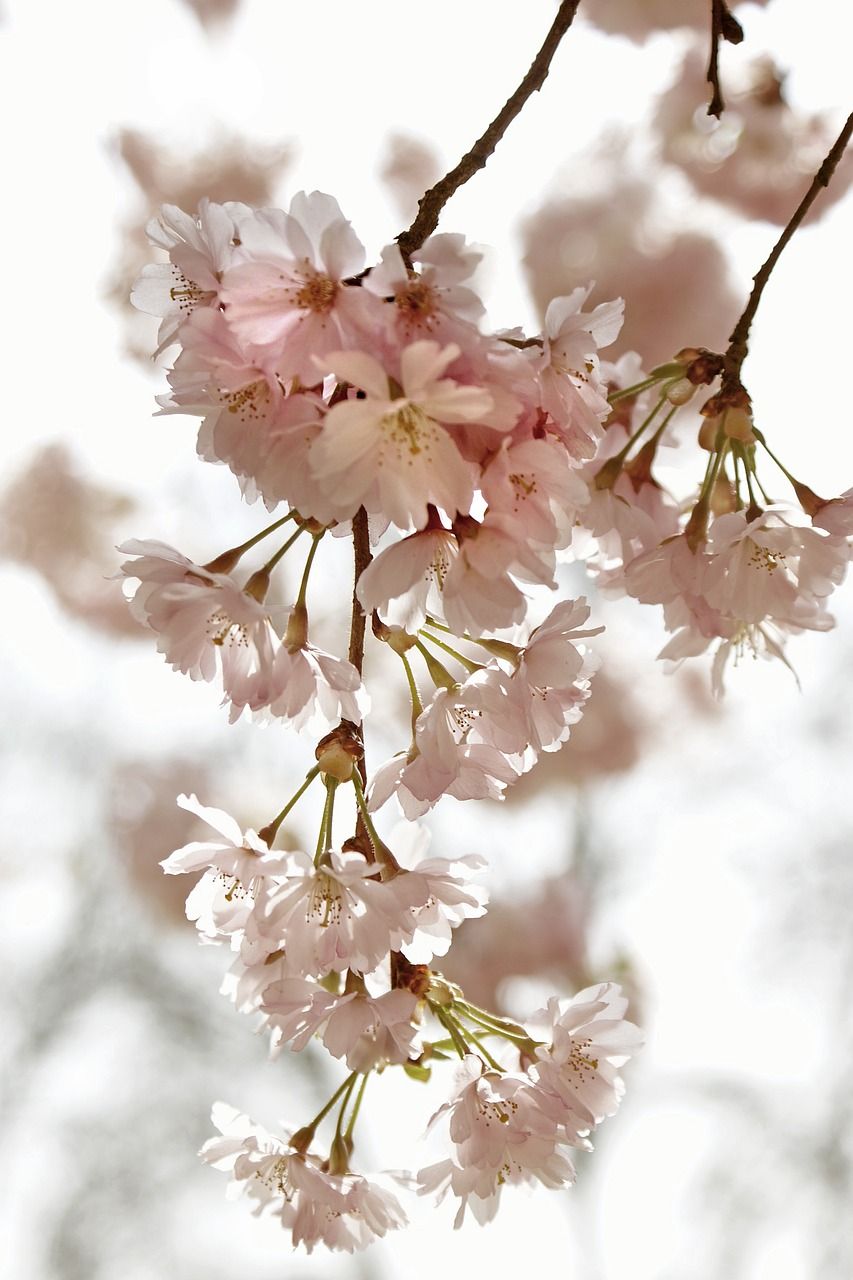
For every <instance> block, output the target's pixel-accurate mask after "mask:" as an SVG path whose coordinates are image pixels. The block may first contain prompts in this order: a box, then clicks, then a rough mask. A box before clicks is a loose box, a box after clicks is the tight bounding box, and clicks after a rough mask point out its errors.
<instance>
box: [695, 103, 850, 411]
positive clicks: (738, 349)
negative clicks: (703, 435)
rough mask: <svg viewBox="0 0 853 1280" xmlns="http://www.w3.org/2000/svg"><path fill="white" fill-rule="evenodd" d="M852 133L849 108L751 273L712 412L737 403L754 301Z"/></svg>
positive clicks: (824, 185)
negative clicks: (806, 185) (764, 256)
mask: <svg viewBox="0 0 853 1280" xmlns="http://www.w3.org/2000/svg"><path fill="white" fill-rule="evenodd" d="M851 134H853V112H851V114H850V115H849V116H848V117H847V120H846V122H845V124H844V128H843V129H842V130H841V132H840V134H839V135H838V137H837V138H836V140H835V142H834V143H833V144H832V146H831V148H830V149H829V152H828V154H827V156H826V158H825V160H824V161H823V163H822V164H821V166H820V168H819V169H818V171H817V173H816V174H815V176H814V178H813V180H812V183H811V186H810V187H809V189H808V191H807V192H806V194H805V195H804V196H803V198H802V200H801V201H800V203H799V205H798V206H797V208H796V210H795V211H794V213H793V215H792V216H791V219H790V221H789V223H788V225H787V226H786V227H785V230H784V231H783V232H782V234H781V235H780V237H779V239H778V240H777V241H776V243H775V245H774V246H773V249H772V250H771V252H770V255H769V257H768V258H767V261H766V262H765V263H764V265H763V266H762V267H761V268H760V270H759V271H757V272H756V274H755V275H754V276H753V277H752V279H753V287H752V292H751V293H750V295H749V300H748V302H747V304H746V306H745V307H744V310H743V314H742V315H741V317H740V319H739V320H738V322H737V324H736V325H735V327H734V329H732V332H731V334H730V336H729V345H728V348H727V350H726V352H725V355H724V356H723V377H722V386H721V389H720V391H719V392H718V395H717V396H714V397H713V398H712V401H711V402H709V403H711V404H712V412H714V413H716V412H718V411H719V409H721V408H724V407H726V405H728V404H737V403H739V402H740V401H742V400H743V397H744V389H743V384H742V382H741V377H740V372H741V368H742V367H743V362H744V360H745V359H746V356H747V351H748V349H749V331H750V327H751V325H752V322H753V320H754V319H755V313H756V311H757V310H758V304H759V302H760V301H761V295H762V294H763V292H764V288H765V286H766V284H767V281H768V280H769V279H770V276H771V274H772V272H773V268H774V267H775V266H776V263H777V262H778V261H779V258H780V257H781V256H782V250H783V249H784V248H785V246H786V245H787V243H788V241H789V240H790V239H791V237H792V236H793V234H794V232H795V231H796V230H797V228H798V227H799V226H800V224H801V223H802V221H803V219H804V218H805V216H806V214H807V213H808V211H809V209H810V208H811V206H812V204H813V203H814V201H815V198H816V197H817V194H818V192H819V191H820V190H821V188H823V187H828V186H829V182H830V179H831V178H832V175H833V173H834V172H835V169H836V166H837V164H838V162H839V160H840V159H841V157H842V155H843V154H844V150H845V148H846V146H847V143H848V142H849V141H850V135H851Z"/></svg>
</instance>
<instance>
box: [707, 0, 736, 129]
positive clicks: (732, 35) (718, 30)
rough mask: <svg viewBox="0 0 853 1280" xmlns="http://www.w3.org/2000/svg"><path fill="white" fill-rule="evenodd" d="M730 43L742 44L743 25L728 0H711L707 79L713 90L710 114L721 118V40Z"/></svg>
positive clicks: (722, 104) (722, 107) (722, 102)
mask: <svg viewBox="0 0 853 1280" xmlns="http://www.w3.org/2000/svg"><path fill="white" fill-rule="evenodd" d="M721 40H727V41H728V42H729V44H740V42H741V40H743V27H742V26H741V25H740V23H739V22H738V20H737V18H736V17H735V16H734V14H733V13H732V12H731V10H730V9H729V6H728V5H727V4H726V0H711V56H710V58H709V59H708V74H707V75H706V76H705V79H706V80H707V81H708V84H709V85H710V86H711V89H712V90H713V92H712V94H711V101H710V103H709V104H708V115H709V116H716V117H717V119H718V120H719V118H720V116H721V115H722V114H723V111H724V110H725V107H726V104H725V102H724V101H723V90H722V86H721V85H720V68H719V61H720V41H721Z"/></svg>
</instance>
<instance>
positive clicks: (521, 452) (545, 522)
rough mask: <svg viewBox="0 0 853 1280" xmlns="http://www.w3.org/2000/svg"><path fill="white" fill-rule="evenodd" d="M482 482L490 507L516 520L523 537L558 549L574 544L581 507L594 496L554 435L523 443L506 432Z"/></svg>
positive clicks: (495, 513)
mask: <svg viewBox="0 0 853 1280" xmlns="http://www.w3.org/2000/svg"><path fill="white" fill-rule="evenodd" d="M480 488H481V490H482V493H483V497H484V498H485V500H486V502H487V503H488V509H489V513H490V514H491V515H492V516H494V515H497V514H500V515H502V516H504V517H505V518H506V519H507V520H508V521H509V522H511V523H512V525H513V526H514V527H515V528H516V529H517V530H518V538H519V541H520V542H533V543H536V544H538V545H540V546H548V547H556V548H558V549H559V548H562V547H567V546H568V545H569V543H570V541H571V538H572V529H573V527H574V525H575V523H576V522H577V521H578V519H579V518H580V517H579V514H578V513H579V512H580V510H581V508H582V507H584V506H585V505H586V503H587V502H588V501H589V492H588V490H587V487H586V485H585V484H584V482H583V480H582V479H581V477H580V475H579V474H578V472H577V470H576V469H575V466H574V462H573V459H572V458H571V457H570V455H569V453H568V452H567V451H566V448H565V446H564V445H563V444H562V443H560V442H559V441H558V440H557V439H556V438H555V437H553V436H551V437H546V438H544V439H533V440H523V441H520V442H518V443H514V442H513V440H512V438H511V437H508V436H505V437H504V439H503V440H502V441H501V446H500V448H499V449H498V451H497V452H496V453H495V455H494V457H493V458H492V459H491V461H490V462H489V464H488V466H487V467H486V468H485V470H484V471H483V475H482V479H481V481H480Z"/></svg>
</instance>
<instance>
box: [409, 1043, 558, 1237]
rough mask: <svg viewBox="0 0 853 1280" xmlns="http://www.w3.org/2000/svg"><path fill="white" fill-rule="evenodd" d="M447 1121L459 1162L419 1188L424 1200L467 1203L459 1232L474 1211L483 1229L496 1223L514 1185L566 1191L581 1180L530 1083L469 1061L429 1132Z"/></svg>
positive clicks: (426, 1176)
mask: <svg viewBox="0 0 853 1280" xmlns="http://www.w3.org/2000/svg"><path fill="white" fill-rule="evenodd" d="M444 1117H446V1118H447V1120H448V1123H449V1132H450V1139H451V1142H452V1143H453V1155H452V1157H451V1158H450V1159H447V1160H442V1161H440V1162H439V1163H438V1164H435V1165H430V1166H428V1167H427V1168H424V1169H421V1170H420V1171H419V1172H418V1174H417V1181H418V1183H419V1191H420V1193H421V1194H422V1195H423V1194H428V1193H430V1192H433V1191H438V1192H439V1199H442V1198H443V1196H444V1195H445V1194H446V1192H447V1191H448V1190H451V1191H452V1192H453V1194H454V1195H456V1196H458V1197H459V1198H460V1201H461V1203H460V1206H459V1212H458V1213H457V1215H456V1220H455V1222H454V1226H455V1227H460V1226H461V1225H462V1222H463V1219H464V1217H465V1210H466V1208H468V1207H470V1208H471V1211H472V1213H473V1214H474V1217H475V1218H476V1219H477V1221H478V1222H481V1223H484V1222H489V1221H490V1220H491V1219H492V1218H493V1217H494V1215H495V1213H496V1212H497V1208H498V1204H499V1202H500V1193H501V1189H502V1187H503V1186H505V1185H506V1184H507V1183H519V1182H528V1183H529V1182H541V1183H543V1184H544V1185H545V1186H547V1187H564V1186H567V1185H569V1184H570V1183H571V1182H573V1181H574V1179H575V1171H574V1168H573V1166H572V1164H571V1161H570V1160H569V1159H568V1158H567V1156H566V1155H565V1154H564V1151H563V1150H562V1149H561V1148H560V1145H559V1141H560V1140H559V1138H558V1133H557V1128H556V1125H555V1124H554V1122H553V1121H552V1120H551V1119H550V1118H549V1117H548V1116H547V1115H546V1113H545V1112H544V1111H543V1110H542V1109H541V1107H540V1105H539V1089H538V1088H537V1085H536V1082H535V1081H534V1080H533V1079H532V1078H531V1077H530V1076H527V1075H520V1074H518V1075H517V1074H511V1073H508V1072H507V1073H504V1074H499V1073H498V1072H496V1071H489V1070H486V1069H484V1067H483V1063H482V1062H481V1060H480V1059H479V1058H478V1057H476V1056H475V1055H473V1054H470V1055H468V1056H467V1057H466V1058H465V1059H464V1060H463V1062H462V1063H461V1065H460V1067H459V1068H458V1070H457V1078H456V1090H455V1094H454V1096H453V1098H452V1099H451V1100H450V1101H449V1102H446V1103H444V1105H443V1106H441V1107H440V1108H439V1110H438V1111H437V1112H436V1113H435V1115H434V1116H433V1117H432V1119H431V1121H430V1126H433V1125H435V1124H436V1123H437V1122H438V1121H439V1120H440V1119H443V1118H444Z"/></svg>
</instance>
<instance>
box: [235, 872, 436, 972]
mask: <svg viewBox="0 0 853 1280" xmlns="http://www.w3.org/2000/svg"><path fill="white" fill-rule="evenodd" d="M289 857H290V865H289V867H288V874H287V877H286V878H285V879H283V880H282V881H280V882H278V883H277V884H276V885H275V886H274V889H273V890H272V891H271V892H270V895H269V897H268V899H267V901H266V902H265V903H264V906H263V912H262V914H259V913H257V912H256V914H255V917H254V919H255V925H256V928H257V931H258V934H259V946H258V953H259V954H260V947H261V944H263V945H264V946H265V948H266V951H267V953H268V954H271V953H272V952H275V951H278V950H283V951H284V952H285V955H286V957H287V964H288V968H289V970H290V973H291V974H292V975H294V976H302V977H308V976H311V977H323V976H324V975H325V974H327V973H329V972H332V971H335V972H342V971H343V970H344V969H355V970H357V971H358V972H360V973H369V972H372V970H374V969H375V968H376V967H377V966H378V965H379V964H381V962H382V961H383V960H384V959H385V958H386V957H387V956H388V954H389V952H390V951H392V950H399V949H400V947H401V946H402V945H403V943H404V942H406V941H408V940H409V939H411V937H412V935H413V933H414V929H415V921H414V917H413V912H412V908H413V907H414V906H416V905H423V903H422V902H419V901H418V898H417V893H418V891H419V890H420V889H421V886H420V885H419V884H418V883H417V882H411V883H409V882H407V878H406V877H404V876H398V877H396V879H394V880H389V881H387V882H385V883H382V882H380V881H379V880H378V879H377V878H376V875H377V868H376V866H375V864H372V863H369V862H368V861H367V860H366V858H365V857H364V855H363V854H361V853H358V852H356V851H354V850H352V851H347V852H344V853H338V852H337V851H333V852H332V853H331V854H330V855H329V857H328V859H327V860H324V861H323V863H322V865H320V866H315V865H314V862H313V861H312V859H311V858H309V857H308V855H307V854H304V853H299V852H294V853H291V854H290V855H289ZM413 893H414V894H415V897H414V899H413V897H412V894H413Z"/></svg>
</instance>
